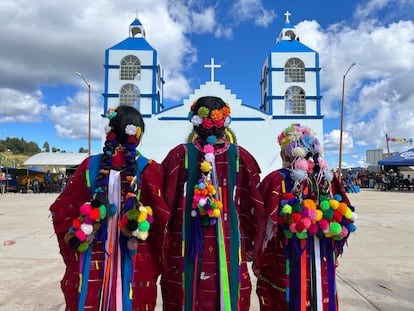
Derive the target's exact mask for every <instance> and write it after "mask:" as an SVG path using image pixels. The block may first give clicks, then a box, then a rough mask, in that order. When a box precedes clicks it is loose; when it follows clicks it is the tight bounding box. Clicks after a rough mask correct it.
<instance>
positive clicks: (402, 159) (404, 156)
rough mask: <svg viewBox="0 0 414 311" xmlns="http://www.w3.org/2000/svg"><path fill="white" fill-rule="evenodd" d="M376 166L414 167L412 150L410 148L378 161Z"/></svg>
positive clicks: (413, 149) (413, 150) (413, 152)
mask: <svg viewBox="0 0 414 311" xmlns="http://www.w3.org/2000/svg"><path fill="white" fill-rule="evenodd" d="M378 165H387V166H414V148H411V149H409V150H406V151H403V152H401V153H399V154H396V155H394V156H392V157H389V158H386V159H383V160H381V161H378Z"/></svg>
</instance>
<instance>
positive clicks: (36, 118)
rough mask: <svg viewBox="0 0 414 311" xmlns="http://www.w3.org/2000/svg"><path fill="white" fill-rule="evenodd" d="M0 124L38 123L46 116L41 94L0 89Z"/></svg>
mask: <svg viewBox="0 0 414 311" xmlns="http://www.w3.org/2000/svg"><path fill="white" fill-rule="evenodd" d="M0 107H1V108H0V123H8V122H24V123H30V122H40V121H41V120H42V119H44V118H45V117H46V116H47V106H46V104H43V103H42V94H41V93H40V92H35V93H32V94H29V93H26V94H23V93H20V92H18V91H16V90H13V89H6V88H1V89H0Z"/></svg>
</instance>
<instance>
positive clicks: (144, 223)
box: [138, 220, 150, 232]
mask: <svg viewBox="0 0 414 311" xmlns="http://www.w3.org/2000/svg"><path fill="white" fill-rule="evenodd" d="M149 228H150V223H149V222H148V221H146V220H144V221H142V222H140V223H139V225H138V230H139V231H140V232H146V231H148V230H149Z"/></svg>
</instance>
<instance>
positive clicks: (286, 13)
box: [283, 11, 292, 24]
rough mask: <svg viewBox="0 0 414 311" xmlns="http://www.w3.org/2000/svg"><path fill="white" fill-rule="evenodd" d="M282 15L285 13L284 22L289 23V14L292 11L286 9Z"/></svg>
mask: <svg viewBox="0 0 414 311" xmlns="http://www.w3.org/2000/svg"><path fill="white" fill-rule="evenodd" d="M283 15H285V16H286V21H285V23H286V24H289V23H290V20H289V16H290V15H292V13H290V12H289V11H286V12H285V14H283Z"/></svg>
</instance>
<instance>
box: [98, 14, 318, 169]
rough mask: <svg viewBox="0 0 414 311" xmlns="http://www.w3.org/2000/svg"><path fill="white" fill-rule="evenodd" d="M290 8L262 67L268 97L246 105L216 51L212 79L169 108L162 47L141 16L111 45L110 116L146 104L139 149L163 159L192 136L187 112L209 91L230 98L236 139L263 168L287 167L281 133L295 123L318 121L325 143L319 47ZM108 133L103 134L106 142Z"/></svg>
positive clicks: (108, 62)
mask: <svg viewBox="0 0 414 311" xmlns="http://www.w3.org/2000/svg"><path fill="white" fill-rule="evenodd" d="M289 15H290V13H289V12H286V13H285V16H286V20H285V25H284V27H283V28H282V30H281V32H280V35H279V37H278V39H277V41H276V44H275V46H274V47H273V49H272V50H271V51H270V52H269V53H268V55H267V56H266V57H265V61H264V64H263V67H262V68H261V72H262V75H261V81H260V85H261V94H262V96H261V97H262V98H261V99H260V103H261V104H260V107H257V108H255V107H251V106H247V105H244V104H243V103H242V99H239V98H237V95H236V94H233V93H232V92H231V90H230V89H229V88H227V87H226V86H225V85H223V84H221V83H220V82H219V81H215V79H214V73H215V70H216V69H218V68H220V65H217V64H214V58H211V63H210V64H207V65H205V67H206V68H209V69H210V70H211V79H210V81H206V83H204V84H202V85H200V86H199V88H198V89H196V90H194V91H193V93H191V94H189V96H188V98H185V99H184V100H183V102H182V103H181V104H180V105H178V106H174V107H171V108H164V105H163V85H164V83H165V81H164V78H163V71H162V67H161V64H160V61H159V59H158V54H157V51H156V50H155V49H153V48H152V47H151V46H150V44H149V43H148V42H147V41H146V39H145V31H144V27H143V26H142V24H141V23H140V22H139V20H138V19H135V21H134V22H133V23H132V24H131V25H130V37H129V38H127V39H125V40H124V41H122V42H120V43H118V44H116V45H115V46H113V47H111V48H109V49H107V50H106V57H105V61H106V63H105V92H104V94H103V96H104V107H103V110H104V114H103V115H105V114H106V112H107V111H108V109H109V108H114V107H117V106H119V105H132V106H134V107H136V108H137V109H139V110H140V111H141V114H142V115H143V117H144V122H145V133H144V135H143V138H142V142H141V145H140V146H139V150H140V151H141V153H143V154H144V155H145V156H146V157H149V158H153V159H154V160H156V161H158V162H161V161H162V160H163V159H164V157H165V156H166V155H167V153H168V152H169V150H170V149H172V148H173V147H174V146H176V145H178V144H180V143H185V142H186V141H187V139H188V136H189V134H190V133H191V130H192V124H191V123H190V122H189V121H188V118H187V116H188V112H189V110H190V106H191V105H192V103H193V102H194V101H195V100H197V99H198V98H199V97H202V96H208V95H211V96H218V97H221V98H222V99H223V100H224V101H225V102H227V103H229V105H230V108H231V115H232V122H231V124H230V128H231V130H232V131H233V132H234V133H235V135H236V137H237V143H238V144H240V145H241V146H243V147H244V148H246V149H247V150H249V151H250V152H251V153H252V154H253V156H254V157H255V158H256V160H257V162H258V163H259V165H260V168H261V170H262V175H263V176H264V175H265V174H267V173H269V172H270V171H272V170H275V169H277V168H280V167H281V165H282V161H281V158H280V155H279V151H280V149H279V146H278V143H277V136H278V135H279V133H280V132H281V131H282V130H283V129H284V128H286V127H287V126H289V125H290V124H292V123H300V124H302V125H305V126H307V127H310V128H312V129H313V131H314V132H315V134H316V136H317V137H318V139H319V140H320V142H321V143H322V142H323V116H322V115H321V98H322V97H321V95H320V85H319V72H320V67H319V54H318V53H317V52H315V51H313V50H312V49H310V48H308V47H307V46H305V45H303V44H302V43H301V42H300V41H299V39H298V38H297V36H296V33H295V29H294V26H292V25H291V23H290V21H289ZM221 70H223V69H221ZM258 70H260V68H258ZM167 83H168V82H167ZM258 102H259V99H258ZM103 122H104V123H106V122H107V121H106V119H105V120H104V121H103ZM103 125H104V124H103ZM103 125H102V126H103ZM104 139H105V137H104V136H103V137H102V142H104Z"/></svg>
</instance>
